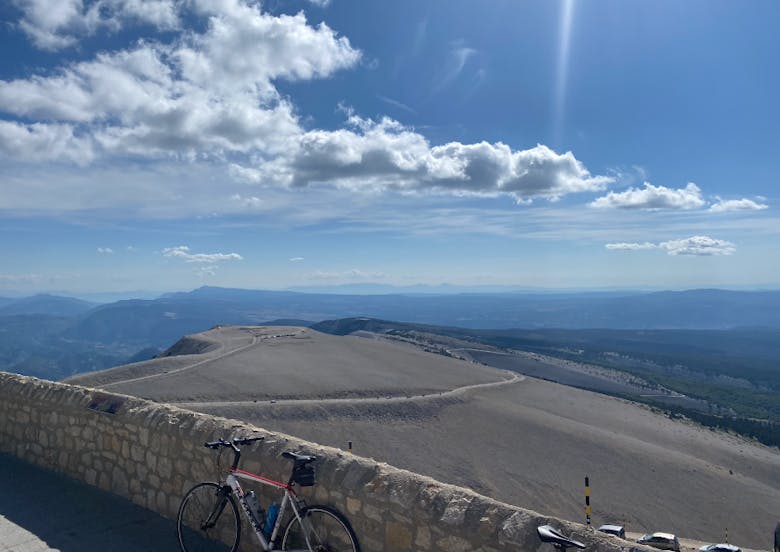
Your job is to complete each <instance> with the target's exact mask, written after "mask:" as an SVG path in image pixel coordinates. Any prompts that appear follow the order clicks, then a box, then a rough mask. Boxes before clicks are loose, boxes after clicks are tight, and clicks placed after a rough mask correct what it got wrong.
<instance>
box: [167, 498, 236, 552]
mask: <svg viewBox="0 0 780 552" xmlns="http://www.w3.org/2000/svg"><path fill="white" fill-rule="evenodd" d="M209 518H211V522H210V523H209V525H210V526H209V527H204V525H205V524H206V522H208V521H209ZM176 533H177V535H178V537H179V548H180V549H181V552H236V550H238V544H239V541H240V540H241V518H240V517H239V515H238V507H237V506H236V501H235V500H234V499H233V496H232V495H231V494H226V493H225V492H224V491H223V486H222V485H219V484H218V483H199V484H197V485H195V486H194V487H193V488H191V489H190V490H189V491H187V494H185V495H184V498H183V499H182V501H181V506H179V514H178V515H177V516H176ZM230 543H232V544H230Z"/></svg>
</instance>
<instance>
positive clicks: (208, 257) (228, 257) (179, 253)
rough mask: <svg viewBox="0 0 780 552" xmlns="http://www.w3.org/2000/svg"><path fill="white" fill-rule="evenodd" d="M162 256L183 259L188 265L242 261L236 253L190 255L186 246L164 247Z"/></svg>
mask: <svg viewBox="0 0 780 552" xmlns="http://www.w3.org/2000/svg"><path fill="white" fill-rule="evenodd" d="M163 256H165V257H175V258H177V259H184V260H185V261H187V262H188V263H216V262H217V261H241V260H243V259H244V258H243V257H242V256H241V255H239V254H238V253H190V248H189V247H188V246H186V245H179V246H177V247H166V248H165V249H163ZM215 268H216V267H215Z"/></svg>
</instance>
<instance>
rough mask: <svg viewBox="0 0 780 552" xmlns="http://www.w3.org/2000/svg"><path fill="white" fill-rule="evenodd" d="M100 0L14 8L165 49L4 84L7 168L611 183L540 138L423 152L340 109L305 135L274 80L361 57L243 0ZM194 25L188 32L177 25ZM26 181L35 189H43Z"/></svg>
mask: <svg viewBox="0 0 780 552" xmlns="http://www.w3.org/2000/svg"><path fill="white" fill-rule="evenodd" d="M103 2H104V0H95V1H93V2H82V1H80V0H73V1H70V2H63V3H62V4H57V5H56V8H52V13H50V14H46V13H45V10H43V9H42V6H44V3H43V2H42V1H39V0H29V1H23V0H18V4H17V5H18V6H20V7H21V9H22V13H23V14H24V17H23V23H24V22H27V23H26V24H28V25H33V24H35V25H36V28H37V29H39V31H40V32H41V33H42V32H44V31H45V30H48V31H47V32H49V33H50V34H52V36H54V37H55V38H57V37H58V38H59V39H62V40H66V39H67V40H70V38H68V37H71V38H72V37H74V36H76V34H75V30H74V29H79V28H80V25H82V23H78V24H77V23H75V22H77V21H81V20H84V19H85V18H87V15H88V14H90V13H93V11H94V10H97V11H96V12H95V13H96V14H97V15H94V17H98V16H99V17H100V18H102V19H98V20H96V21H98V22H97V23H95V24H94V25H97V27H94V29H99V28H103V27H105V28H115V27H116V28H119V27H121V26H122V25H127V24H130V23H132V22H139V21H141V22H146V23H148V24H152V25H154V26H156V27H158V28H169V29H173V30H175V32H174V33H171V34H170V35H169V36H170V37H171V38H170V40H169V41H168V42H166V43H163V42H159V41H155V40H142V41H139V42H137V43H135V44H134V45H132V46H130V47H128V48H126V49H121V50H115V51H105V52H102V53H99V54H97V55H96V56H94V57H93V58H92V59H88V60H84V61H76V62H73V63H70V64H67V65H63V66H62V67H60V68H59V69H55V70H53V71H51V72H47V73H45V74H39V75H34V76H30V77H27V78H18V79H13V80H6V81H2V80H0V112H5V113H7V114H10V119H11V120H2V119H0V156H4V157H7V158H9V159H11V160H13V161H14V162H16V163H41V162H46V161H51V162H60V163H72V164H75V165H77V166H80V167H86V166H91V167H93V174H94V175H96V176H95V178H97V175H98V174H99V171H98V169H97V168H94V167H97V166H102V167H106V166H110V165H111V164H112V162H113V161H120V162H126V161H127V160H128V159H131V160H136V159H138V160H143V161H152V162H155V163H157V165H153V164H152V163H150V164H149V165H146V166H162V164H163V163H166V162H171V161H179V160H186V161H189V162H190V163H191V164H192V166H193V167H195V166H196V164H197V166H200V167H202V166H204V165H206V164H208V165H210V166H211V167H213V168H214V169H215V170H224V168H225V167H227V169H228V174H229V175H230V176H232V177H233V178H234V179H236V180H242V181H248V182H252V183H257V184H260V185H262V186H266V187H268V186H278V187H281V188H288V189H296V188H303V187H309V186H318V185H329V186H332V187H335V188H339V189H342V190H347V191H349V192H358V191H369V192H383V191H398V192H402V193H418V194H419V193H433V194H449V195H454V196H488V197H495V196H499V195H506V196H510V197H512V198H514V199H515V200H516V201H517V202H522V203H527V202H530V201H532V200H534V199H537V198H541V199H547V200H552V201H554V200H557V199H559V198H561V197H563V196H565V195H567V194H572V193H577V192H594V191H602V190H604V189H605V188H606V185H607V184H609V183H611V182H613V181H614V178H612V177H608V176H599V175H593V174H591V173H590V172H589V171H588V169H587V168H586V167H585V166H584V164H583V163H582V162H581V161H580V160H578V159H577V158H576V157H575V156H574V154H573V153H571V152H565V153H558V152H555V151H553V150H551V149H550V148H548V147H546V146H544V145H537V146H536V147H532V148H529V149H513V148H511V147H510V146H508V145H506V144H503V143H501V142H496V143H488V142H479V143H473V144H464V143H461V142H456V141H452V142H448V143H444V144H441V145H433V144H431V143H429V142H428V140H427V139H426V138H425V137H424V136H423V135H422V134H420V133H419V132H416V131H415V130H414V129H413V128H411V127H407V126H404V125H402V124H401V123H399V122H398V121H395V120H393V119H390V118H380V119H378V120H372V119H366V118H361V117H359V116H357V115H355V114H354V113H351V112H350V111H349V110H347V121H346V125H345V126H344V127H343V128H340V129H336V130H318V129H312V130H307V129H306V128H304V126H303V125H302V124H301V122H300V120H299V116H298V114H297V113H296V111H295V107H294V106H293V105H292V103H291V101H290V99H289V98H288V97H287V96H285V95H283V94H281V93H280V92H279V91H278V90H277V88H276V82H277V81H279V80H288V81H300V80H309V79H315V78H326V77H329V76H331V75H332V74H334V73H335V72H336V71H339V70H343V69H347V68H350V67H354V66H356V65H357V64H358V62H359V61H360V59H361V52H360V51H359V50H357V49H355V48H354V47H353V46H352V45H351V44H350V42H349V40H348V39H347V38H345V37H340V36H338V35H337V33H336V32H335V31H333V30H332V29H330V28H329V27H328V26H327V25H325V24H324V23H320V24H319V25H316V26H314V25H310V24H309V23H308V22H307V20H306V17H305V15H304V14H303V13H302V12H301V13H299V14H297V15H271V14H268V13H264V12H262V11H261V8H260V4H259V3H256V2H249V1H248V0H247V1H244V0H222V1H220V2H214V1H212V0H188V1H179V0H159V1H153V0H146V1H143V0H117V2H115V3H112V4H111V6H110V7H106V6H107V4H106V5H104V3H103ZM105 2H107V0H105ZM101 6H102V8H101V9H98V8H100V7H101ZM90 10H92V11H90ZM166 14H169V15H166ZM49 16H50V19H46V18H47V17H49ZM114 20H115V21H116V23H114V24H111V25H109V23H108V21H114ZM193 21H195V22H197V24H196V25H195V26H194V27H193V28H187V29H185V28H182V27H183V24H184V22H187V23H190V22H193ZM112 25H113V27H112ZM101 26H102V27H101ZM117 26H119V27H117ZM90 29H93V28H92V27H90V28H89V29H87V31H89V32H92V30H90ZM87 31H84V32H87ZM30 32H32V31H30ZM68 33H71V34H68ZM52 40H54V38H53V39H52ZM236 52H240V53H241V55H236ZM474 55H475V51H474V50H473V49H470V48H468V47H467V46H464V45H462V44H455V45H453V46H452V51H451V57H452V65H451V69H452V71H451V74H452V75H454V76H448V75H450V73H448V74H447V75H444V77H443V80H445V81H446V80H448V79H452V78H455V77H456V76H457V74H459V73H460V72H461V71H462V70H463V68H464V66H465V65H466V64H467V62H468V60H469V59H470V58H471V57H473V56H474ZM28 166H29V167H32V165H31V164H30V165H28ZM192 170H193V171H194V172H198V173H199V172H200V169H196V168H193V169H192ZM30 172H32V169H30ZM82 173H84V171H82ZM49 174H54V173H49ZM83 179H88V178H87V177H86V176H84V177H83ZM195 180H198V179H195ZM162 181H163V180H162V179H159V180H157V181H156V182H162ZM37 182H38V184H39V188H41V194H42V195H43V196H45V193H44V191H43V190H42V187H43V186H45V185H46V183H45V182H43V179H41V178H38V180H37ZM212 182H216V180H212ZM66 185H67V184H65V183H62V182H56V183H55V182H54V179H53V177H52V181H51V182H50V183H49V186H50V187H51V188H52V190H53V191H56V192H57V194H59V196H62V197H66V198H67V201H66V202H63V203H61V204H60V205H59V206H58V208H60V209H65V208H85V207H87V208H95V207H96V206H99V207H106V206H107V204H110V203H111V199H112V198H113V200H114V201H115V202H116V204H117V205H123V206H127V205H137V204H138V201H139V199H138V197H139V196H138V195H137V194H132V195H133V196H134V197H130V198H128V197H125V196H127V195H128V194H124V195H123V193H124V192H122V191H121V189H120V187H114V189H112V190H110V192H111V193H110V194H109V193H106V194H102V193H94V192H95V191H100V190H90V193H89V194H84V193H81V192H80V191H79V190H81V189H83V186H82V188H80V189H79V190H76V189H73V190H70V192H72V193H70V194H68V193H67V192H68V190H65V186H66ZM205 185H206V184H205V183H204V181H201V180H198V181H197V182H193V183H192V187H193V188H196V187H197V186H201V187H203V186H205ZM212 185H213V184H212ZM94 186H95V187H96V188H98V186H97V184H95V185H94ZM135 186H136V187H143V185H142V184H141V183H138V184H135ZM165 186H167V188H165ZM176 186H180V184H178V183H170V184H163V187H164V189H160V190H157V189H155V190H154V195H155V197H162V198H163V199H165V200H173V199H176V201H179V202H181V201H186V198H187V197H194V196H195V194H185V195H184V196H182V194H181V193H180V190H179V189H178V188H176ZM106 188H108V187H106ZM0 192H2V190H0ZM112 194H113V195H112ZM87 196H88V197H87ZM52 197H54V196H53V195H52ZM140 197H146V196H140ZM182 197H184V198H185V199H184V200H183V199H182ZM223 197H224V198H226V199H230V201H229V202H225V203H230V207H229V208H228V210H230V212H240V211H246V210H249V209H260V208H270V207H269V204H268V202H267V201H266V195H263V196H261V197H262V200H261V198H260V197H258V195H256V194H247V193H245V192H242V193H238V194H237V193H234V190H229V191H225V192H224V195H223ZM2 199H4V198H2V197H0V200H2ZM16 201H17V203H18V202H20V201H22V200H21V199H17V200H16ZM79 202H81V203H79ZM98 204H99V205H98ZM108 206H111V205H108Z"/></svg>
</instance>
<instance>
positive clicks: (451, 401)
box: [73, 328, 780, 549]
mask: <svg viewBox="0 0 780 552" xmlns="http://www.w3.org/2000/svg"><path fill="white" fill-rule="evenodd" d="M191 342H192V343H201V342H207V343H209V344H210V345H209V346H208V347H204V348H205V349H206V352H205V353H202V354H198V355H184V356H175V357H168V358H163V359H156V360H154V361H148V362H147V363H140V364H142V365H143V366H141V367H139V366H138V365H130V366H128V367H122V368H117V369H114V370H111V371H107V372H105V373H97V374H90V375H85V376H80V377H79V378H73V380H74V381H75V380H77V382H78V383H79V384H82V385H102V386H103V387H105V388H106V389H109V390H111V391H117V392H121V393H128V394H133V395H138V396H142V397H147V398H152V399H154V400H158V401H165V402H173V403H178V404H179V405H181V406H185V407H187V408H190V409H193V410H198V411H202V412H207V413H214V414H219V415H223V416H227V417H230V418H238V419H243V420H246V421H249V422H252V423H255V424H258V425H261V426H263V427H266V428H268V429H270V430H277V431H284V432H288V433H291V434H295V435H298V436H300V437H303V438H306V439H311V440H313V441H316V442H320V443H323V444H328V445H334V446H337V447H342V448H344V447H345V446H346V442H347V441H348V440H351V441H353V442H354V443H355V446H356V449H357V452H359V453H360V454H361V455H365V456H372V457H374V458H376V459H378V460H382V461H387V462H389V463H391V464H393V465H396V466H399V467H402V468H407V469H410V470H412V471H415V472H418V473H422V474H425V475H430V476H433V477H435V478H436V479H439V480H442V481H445V482H449V483H454V484H457V485H462V486H466V487H471V488H473V489H474V490H476V491H477V492H480V493H484V494H487V495H489V496H493V497H495V498H497V499H499V500H503V501H507V502H510V503H513V504H517V505H519V506H523V507H527V508H531V509H535V510H538V511H540V512H543V513H548V514H551V515H556V516H561V517H567V518H570V519H575V520H581V519H582V518H583V514H582V510H583V507H582V502H583V499H582V494H583V488H582V487H583V480H584V477H585V476H586V475H587V476H589V477H590V479H591V485H592V504H593V517H594V522H595V523H606V522H614V523H625V524H627V529H628V530H631V531H637V532H641V531H658V530H663V531H669V532H676V533H678V534H679V535H683V536H686V537H690V538H695V539H700V540H704V541H711V542H718V541H722V540H723V532H724V530H725V528H728V535H729V541H730V542H734V543H736V544H739V545H742V546H744V547H751V548H757V549H766V548H768V535H769V534H770V532H771V530H772V528H773V527H774V525H775V523H776V522H777V517H778V515H780V454H779V453H778V450H777V449H770V448H768V447H765V446H762V445H759V444H756V443H753V442H749V441H747V440H745V439H742V438H738V437H735V436H731V435H727V434H724V433H720V432H713V431H710V430H706V429H703V428H701V427H699V426H695V425H693V424H689V423H686V422H682V421H677V420H675V421H673V420H669V419H667V418H665V417H663V416H661V415H659V414H656V413H654V412H652V411H650V410H649V409H647V408H645V407H641V406H638V405H635V404H633V403H630V402H627V401H622V400H618V399H613V398H610V397H606V396H603V395H598V394H594V393H590V392H586V391H582V390H577V389H573V388H569V387H564V386H561V385H557V384H553V383H549V382H545V381H541V380H536V379H534V378H530V377H529V378H524V377H517V376H512V375H511V374H508V373H506V372H503V371H500V370H496V369H493V368H489V367H486V366H482V365H479V364H474V363H469V362H464V361H461V360H455V359H450V358H446V357H443V356H440V355H433V354H429V353H424V352H422V351H420V350H418V349H415V348H413V347H411V346H406V345H401V344H397V343H388V342H385V341H381V340H376V339H366V338H365V337H356V336H346V337H336V336H329V335H324V334H319V333H317V332H314V331H312V330H309V329H302V328H281V329H280V328H216V329H214V330H212V331H210V332H206V333H205V334H201V335H198V336H191ZM215 343H216V344H215ZM179 352H184V353H186V352H188V350H187V349H184V350H180V351H179Z"/></svg>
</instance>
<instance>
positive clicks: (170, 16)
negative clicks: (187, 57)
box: [13, 0, 182, 50]
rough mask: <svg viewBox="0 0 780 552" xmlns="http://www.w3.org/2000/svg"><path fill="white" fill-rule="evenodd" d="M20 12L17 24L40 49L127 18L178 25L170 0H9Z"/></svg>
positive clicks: (71, 42) (59, 46)
mask: <svg viewBox="0 0 780 552" xmlns="http://www.w3.org/2000/svg"><path fill="white" fill-rule="evenodd" d="M13 3H14V4H16V6H17V8H18V9H19V10H21V12H22V19H21V21H20V22H19V27H20V28H21V29H22V31H24V32H25V33H26V34H27V35H28V36H29V37H30V39H31V40H32V41H33V43H34V44H35V45H36V46H37V47H38V48H40V49H43V50H59V49H62V48H65V47H68V46H72V45H74V44H75V43H76V42H77V41H78V39H79V37H81V36H86V35H92V34H94V33H95V32H97V31H98V30H100V29H108V30H111V31H118V30H119V29H121V28H122V27H123V26H125V24H127V23H128V22H133V23H145V24H150V25H154V26H155V27H158V28H161V29H172V28H175V27H177V26H178V25H179V17H178V13H177V12H178V8H179V4H181V3H182V2H180V1H174V0H110V1H109V0H96V1H89V0H87V1H83V0H57V1H55V2H52V1H51V0H13Z"/></svg>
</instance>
